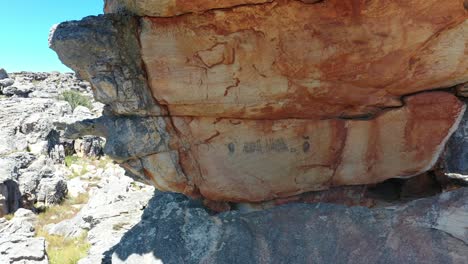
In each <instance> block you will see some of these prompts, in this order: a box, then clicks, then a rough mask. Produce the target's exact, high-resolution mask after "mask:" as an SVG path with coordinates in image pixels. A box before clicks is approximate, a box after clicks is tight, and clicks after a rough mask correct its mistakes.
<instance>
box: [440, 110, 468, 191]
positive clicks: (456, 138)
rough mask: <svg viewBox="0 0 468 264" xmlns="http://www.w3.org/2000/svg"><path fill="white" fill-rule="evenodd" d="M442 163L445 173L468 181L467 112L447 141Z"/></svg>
mask: <svg viewBox="0 0 468 264" xmlns="http://www.w3.org/2000/svg"><path fill="white" fill-rule="evenodd" d="M442 165H443V167H444V172H445V173H446V175H448V176H449V177H452V178H455V179H460V180H463V181H465V182H466V183H468V112H465V115H464V116H463V119H462V121H461V123H460V125H459V126H458V129H457V130H456V131H455V133H454V134H453V136H452V138H451V139H450V140H449V142H448V143H447V147H446V150H445V153H444V156H443V159H442Z"/></svg>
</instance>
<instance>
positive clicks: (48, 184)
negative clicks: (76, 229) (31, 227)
mask: <svg viewBox="0 0 468 264" xmlns="http://www.w3.org/2000/svg"><path fill="white" fill-rule="evenodd" d="M9 79H10V80H12V84H11V85H9V86H8V87H6V88H5V87H3V94H4V95H5V96H2V97H1V98H0V217H1V216H3V215H6V214H11V213H14V212H15V211H16V210H17V209H18V208H20V207H24V208H28V209H33V208H34V204H43V205H50V204H57V203H59V202H60V201H61V200H62V199H63V198H64V197H65V195H66V194H67V185H66V179H65V177H64V175H63V174H62V173H61V171H60V170H59V169H58V168H57V166H61V164H62V163H63V162H64V158H65V155H72V154H73V152H72V153H70V152H69V151H66V148H68V147H66V143H64V142H63V141H62V139H61V138H60V133H59V131H57V128H56V127H55V125H54V123H55V122H62V123H73V122H76V121H78V120H82V119H85V118H94V117H97V116H98V113H99V112H100V111H102V104H97V103H96V105H94V106H93V107H94V108H93V110H94V112H91V111H90V110H89V109H87V108H85V109H86V110H81V111H79V110H80V109H82V108H83V107H77V108H76V109H75V110H74V111H72V108H71V106H70V104H69V103H68V102H66V101H64V100H61V99H60V95H61V93H63V92H64V91H69V90H73V91H81V92H83V94H84V96H88V97H90V96H91V94H90V92H91V87H90V85H89V83H86V82H83V81H82V80H78V79H77V78H76V77H75V76H74V74H72V73H66V74H61V73H57V72H55V73H54V72H53V73H33V72H17V73H10V74H9ZM5 80H6V79H5ZM9 88H11V89H10V90H8V89H9ZM8 91H15V92H12V93H9V92H8ZM20 91H21V92H20ZM26 91H27V92H26ZM90 100H91V99H90Z"/></svg>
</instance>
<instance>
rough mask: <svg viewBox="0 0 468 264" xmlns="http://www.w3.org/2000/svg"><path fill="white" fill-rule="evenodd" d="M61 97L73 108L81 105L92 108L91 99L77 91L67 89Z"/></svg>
mask: <svg viewBox="0 0 468 264" xmlns="http://www.w3.org/2000/svg"><path fill="white" fill-rule="evenodd" d="M60 99H61V100H65V101H67V102H68V103H69V104H70V106H71V108H72V110H75V108H76V107H77V106H79V105H81V106H84V107H87V108H89V109H92V105H91V100H90V99H89V98H88V97H86V96H84V95H82V94H81V93H80V92H77V91H72V90H70V91H65V92H63V93H62V94H61V95H60Z"/></svg>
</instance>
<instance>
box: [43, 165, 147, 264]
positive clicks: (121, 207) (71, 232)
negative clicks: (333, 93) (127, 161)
mask: <svg viewBox="0 0 468 264" xmlns="http://www.w3.org/2000/svg"><path fill="white" fill-rule="evenodd" d="M87 177H89V178H90V180H89V181H86V180H83V179H81V178H87ZM81 178H74V179H73V180H72V181H69V183H71V182H75V183H74V185H77V182H81V183H82V184H86V183H87V182H88V183H89V182H91V180H95V179H99V181H98V182H97V184H95V185H96V186H94V187H91V186H89V185H91V184H89V185H88V186H86V187H87V188H86V187H85V188H86V189H88V190H85V191H84V192H85V193H88V194H89V196H90V197H89V201H88V202H87V204H85V205H84V206H83V208H82V209H81V210H80V212H79V213H78V214H77V215H76V216H74V217H73V218H71V219H67V220H64V221H62V222H60V223H57V224H51V225H48V226H46V227H45V229H46V230H47V231H48V233H49V234H51V235H59V236H65V237H79V236H80V235H82V234H83V232H87V238H88V241H89V243H90V249H89V251H88V256H87V257H86V258H84V259H82V260H80V262H79V263H80V264H87V263H89V264H94V263H100V260H101V259H102V258H103V254H104V253H105V252H106V251H107V250H109V249H110V248H112V247H113V246H114V245H115V244H117V243H118V242H119V241H120V239H121V238H122V236H123V235H124V234H125V232H127V231H128V230H129V229H131V228H132V227H133V226H134V225H135V224H137V223H138V221H139V220H140V218H141V215H142V213H143V209H144V208H145V207H146V205H147V203H148V201H149V200H150V199H151V197H152V196H153V193H154V188H153V187H150V186H144V185H143V184H141V183H136V182H134V181H133V180H132V179H131V178H129V177H127V176H125V171H124V170H123V169H122V168H120V167H119V166H118V165H114V164H108V165H107V166H106V169H105V170H104V171H103V172H101V173H99V172H97V171H96V173H92V174H91V175H89V176H88V175H83V176H82V177H81ZM72 190H73V188H72Z"/></svg>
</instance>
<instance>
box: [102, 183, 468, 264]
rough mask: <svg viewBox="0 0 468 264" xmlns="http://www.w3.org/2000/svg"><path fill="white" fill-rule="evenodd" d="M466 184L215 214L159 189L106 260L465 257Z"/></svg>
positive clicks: (439, 260)
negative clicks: (432, 191)
mask: <svg viewBox="0 0 468 264" xmlns="http://www.w3.org/2000/svg"><path fill="white" fill-rule="evenodd" d="M467 195H468V189H466V188H465V189H460V190H457V191H453V192H448V193H444V194H442V195H440V196H437V197H433V198H428V199H421V200H416V201H414V202H411V203H408V204H406V205H402V206H398V207H389V208H382V209H368V208H365V207H345V206H342V205H333V204H324V203H318V204H288V205H285V206H280V207H275V208H273V209H269V210H265V211H257V212H239V211H233V212H229V213H222V214H218V215H211V214H210V212H208V211H206V209H204V208H203V207H202V206H201V205H200V204H198V203H197V202H195V201H192V200H190V199H188V198H186V197H184V196H182V195H177V194H159V195H157V196H155V197H154V198H153V199H152V200H151V201H150V203H149V205H148V207H147V208H146V209H145V213H144V214H143V217H142V221H141V222H140V223H139V224H138V225H136V226H135V227H134V228H132V229H131V230H130V231H129V232H128V233H126V234H125V236H124V237H123V238H122V240H121V241H120V243H119V244H117V246H115V247H114V248H113V249H112V250H110V251H109V252H107V256H108V258H107V261H104V263H110V261H112V263H114V264H115V263H127V264H128V263H168V264H171V263H230V264H233V263H242V264H246V263H298V264H300V263H460V264H462V263H466V260H467V258H468V251H467V250H466V249H467V242H468V233H467V232H466V230H467V227H468V223H467V222H466V219H467V217H468V200H467V199H466V197H467Z"/></svg>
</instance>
